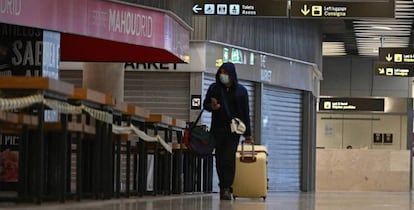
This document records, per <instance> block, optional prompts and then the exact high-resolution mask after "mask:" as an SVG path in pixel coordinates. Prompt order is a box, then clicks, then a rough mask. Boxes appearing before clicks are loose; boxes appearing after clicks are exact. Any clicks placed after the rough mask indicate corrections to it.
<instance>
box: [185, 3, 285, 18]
mask: <svg viewBox="0 0 414 210" xmlns="http://www.w3.org/2000/svg"><path fill="white" fill-rule="evenodd" d="M192 10H193V14H194V15H218V16H271V17H287V16H288V15H287V0H255V1H251V0H238V1H237V0H233V1H229V0H210V1H206V0H194V1H193V7H192Z"/></svg>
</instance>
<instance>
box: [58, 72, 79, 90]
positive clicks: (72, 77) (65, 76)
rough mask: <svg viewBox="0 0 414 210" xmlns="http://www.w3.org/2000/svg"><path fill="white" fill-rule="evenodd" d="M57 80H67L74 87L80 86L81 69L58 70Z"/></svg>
mask: <svg viewBox="0 0 414 210" xmlns="http://www.w3.org/2000/svg"><path fill="white" fill-rule="evenodd" d="M59 80H61V81H64V82H69V83H71V84H73V85H75V87H82V81H83V71H82V70H59Z"/></svg>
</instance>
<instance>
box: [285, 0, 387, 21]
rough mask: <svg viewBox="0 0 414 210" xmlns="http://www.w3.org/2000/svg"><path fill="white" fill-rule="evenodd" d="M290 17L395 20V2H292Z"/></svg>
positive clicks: (385, 0)
mask: <svg viewBox="0 0 414 210" xmlns="http://www.w3.org/2000/svg"><path fill="white" fill-rule="evenodd" d="M291 4H292V5H291V10H290V16H291V17H297V18H331V19H345V18H365V17H375V18H394V17H395V10H394V8H395V0H382V1H351V2H348V1H344V2H340V1H311V0H308V1H301V0H292V3H291Z"/></svg>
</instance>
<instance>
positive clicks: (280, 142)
mask: <svg viewBox="0 0 414 210" xmlns="http://www.w3.org/2000/svg"><path fill="white" fill-rule="evenodd" d="M302 95H303V94H302V92H300V91H295V90H287V89H281V88H277V87H270V86H265V87H264V91H263V97H262V100H263V101H262V139H261V140H262V144H264V145H266V147H267V150H268V153H269V156H268V158H269V160H268V177H269V191H300V183H301V151H302V146H301V145H302V118H303V116H302V103H303V96H302Z"/></svg>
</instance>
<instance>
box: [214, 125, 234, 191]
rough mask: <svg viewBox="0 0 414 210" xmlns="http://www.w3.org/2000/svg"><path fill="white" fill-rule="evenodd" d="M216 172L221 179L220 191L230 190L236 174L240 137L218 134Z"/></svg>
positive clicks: (226, 133) (223, 133)
mask: <svg viewBox="0 0 414 210" xmlns="http://www.w3.org/2000/svg"><path fill="white" fill-rule="evenodd" d="M214 137H215V138H216V151H215V156H216V170H217V175H218V178H219V187H220V189H224V188H229V189H231V186H232V185H233V180H234V175H235V172H236V167H235V166H236V151H237V146H238V144H239V139H240V135H235V134H232V133H231V132H230V131H228V132H216V133H215V134H214Z"/></svg>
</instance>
